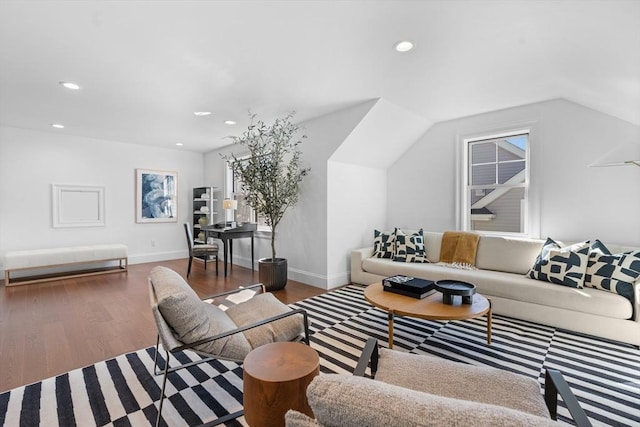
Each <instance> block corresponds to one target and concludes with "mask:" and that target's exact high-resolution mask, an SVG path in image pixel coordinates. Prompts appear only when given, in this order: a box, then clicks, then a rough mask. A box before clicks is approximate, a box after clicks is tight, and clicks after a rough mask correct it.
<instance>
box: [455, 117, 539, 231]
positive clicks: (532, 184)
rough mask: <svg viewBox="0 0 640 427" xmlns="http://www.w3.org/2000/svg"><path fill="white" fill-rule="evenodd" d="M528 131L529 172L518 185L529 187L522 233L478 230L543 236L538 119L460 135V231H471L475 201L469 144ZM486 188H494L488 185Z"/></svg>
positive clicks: (526, 160)
mask: <svg viewBox="0 0 640 427" xmlns="http://www.w3.org/2000/svg"><path fill="white" fill-rule="evenodd" d="M522 134H528V137H527V152H526V156H525V162H526V168H525V170H526V172H525V182H524V184H518V185H514V188H515V187H524V188H525V207H524V209H523V210H522V212H523V218H522V220H521V222H522V232H506V231H475V232H477V233H480V234H488V235H489V234H490V235H503V236H514V237H527V238H539V236H540V209H539V197H538V187H539V186H538V181H537V179H536V176H539V174H537V173H535V171H536V170H537V162H536V157H535V155H534V153H537V151H538V150H537V149H536V141H537V125H536V122H533V121H532V122H526V123H520V124H518V125H513V126H508V127H504V128H500V129H492V130H485V131H476V132H473V133H465V134H459V135H458V136H457V140H458V144H457V146H458V150H457V152H458V155H457V157H458V162H457V167H456V171H457V174H456V176H457V181H458V182H457V186H456V188H457V189H456V192H457V193H458V194H457V198H456V222H457V226H458V229H459V230H463V231H472V230H471V204H470V200H469V194H470V193H469V191H470V189H471V188H470V186H469V179H470V176H469V171H470V167H471V166H470V164H469V145H470V143H472V142H478V141H486V140H492V139H498V138H505V137H510V136H516V135H522ZM484 187H492V186H491V185H489V186H484ZM496 187H504V185H496Z"/></svg>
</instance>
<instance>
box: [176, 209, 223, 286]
mask: <svg viewBox="0 0 640 427" xmlns="http://www.w3.org/2000/svg"><path fill="white" fill-rule="evenodd" d="M184 230H185V232H186V233H187V244H188V245H189V267H188V268H187V279H188V278H189V275H190V274H191V264H193V258H199V259H201V260H202V261H203V262H204V269H205V270H206V269H207V261H209V257H213V261H214V262H215V263H216V276H217V275H218V269H219V267H218V253H219V252H218V250H217V249H216V250H215V251H214V250H212V251H211V253H210V254H207V255H194V249H197V246H195V245H194V243H193V233H192V232H191V224H189V223H188V222H186V223H185V224H184Z"/></svg>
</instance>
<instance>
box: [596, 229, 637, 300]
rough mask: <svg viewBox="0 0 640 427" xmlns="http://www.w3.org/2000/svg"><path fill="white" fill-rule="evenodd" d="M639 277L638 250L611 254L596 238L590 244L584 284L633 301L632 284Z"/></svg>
mask: <svg viewBox="0 0 640 427" xmlns="http://www.w3.org/2000/svg"><path fill="white" fill-rule="evenodd" d="M639 278H640V251H630V252H623V253H620V254H612V253H611V251H609V249H607V247H606V246H605V245H604V244H603V243H602V242H601V241H600V240H597V239H596V241H595V242H593V244H592V245H591V250H590V252H589V264H588V266H587V275H586V277H585V280H584V285H585V286H587V287H590V288H596V289H601V290H604V291H609V292H614V293H616V294H619V295H622V296H624V297H626V298H627V299H628V300H629V301H631V303H633V302H634V295H633V284H634V283H635V282H636V281H637V280H638V279H639Z"/></svg>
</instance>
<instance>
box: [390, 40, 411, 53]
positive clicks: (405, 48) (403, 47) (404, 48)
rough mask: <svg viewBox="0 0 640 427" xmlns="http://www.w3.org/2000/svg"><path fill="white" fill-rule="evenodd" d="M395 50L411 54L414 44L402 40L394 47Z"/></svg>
mask: <svg viewBox="0 0 640 427" xmlns="http://www.w3.org/2000/svg"><path fill="white" fill-rule="evenodd" d="M393 48H394V49H395V50H397V51H398V52H409V51H410V50H411V49H413V43H412V42H410V41H409V40H401V41H399V42H398V43H396V44H395V45H393Z"/></svg>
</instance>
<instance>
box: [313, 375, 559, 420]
mask: <svg viewBox="0 0 640 427" xmlns="http://www.w3.org/2000/svg"><path fill="white" fill-rule="evenodd" d="M307 398H308V400H309V405H310V406H311V409H312V410H313V413H314V415H315V416H316V419H317V421H318V423H319V424H320V425H322V426H330V427H338V426H339V427H362V426H370V427H387V426H433V427H436V426H437V427H440V426H443V425H459V426H487V427H488V426H513V425H522V426H524V425H526V426H553V425H555V423H554V422H553V421H552V420H551V419H549V418H543V417H539V416H536V415H531V414H528V413H524V412H520V411H516V410H514V409H510V408H505V407H500V406H495V405H487V404H482V403H477V402H470V401H465V400H457V399H451V398H448V397H442V396H437V395H433V394H428V393H423V392H420V391H415V390H411V389H408V388H404V387H398V386H395V385H392V384H387V383H384V382H382V381H376V380H372V379H369V378H363V377H358V376H351V375H335V374H321V375H320V376H318V377H316V378H314V380H313V381H312V382H311V384H309V387H308V388H307Z"/></svg>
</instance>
